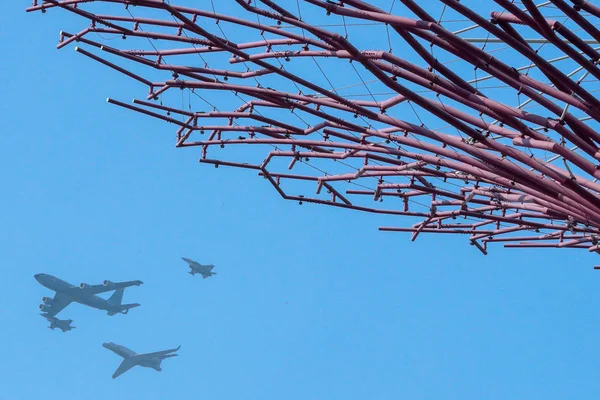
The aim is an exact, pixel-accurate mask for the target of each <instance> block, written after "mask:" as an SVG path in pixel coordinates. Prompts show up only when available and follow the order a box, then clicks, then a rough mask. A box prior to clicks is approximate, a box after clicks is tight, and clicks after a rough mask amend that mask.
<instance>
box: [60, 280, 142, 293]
mask: <svg viewBox="0 0 600 400" xmlns="http://www.w3.org/2000/svg"><path fill="white" fill-rule="evenodd" d="M143 283H144V282H142V281H127V282H111V281H104V283H102V284H100V285H87V284H85V283H82V284H81V285H79V287H78V288H73V289H72V290H85V292H86V293H89V294H99V293H105V292H112V291H113V290H117V289H124V288H126V287H130V286H140V285H141V284H143Z"/></svg>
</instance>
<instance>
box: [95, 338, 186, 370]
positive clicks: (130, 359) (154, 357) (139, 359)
mask: <svg viewBox="0 0 600 400" xmlns="http://www.w3.org/2000/svg"><path fill="white" fill-rule="evenodd" d="M102 346H103V347H105V348H107V349H109V350H110V351H112V352H113V353H116V354H118V355H120V356H121V357H123V361H121V365H119V368H117V370H116V371H115V373H114V374H113V376H112V377H113V379H115V378H116V377H118V376H119V375H122V374H123V373H125V372H127V371H129V370H130V369H131V368H133V367H135V366H136V365H139V366H140V367H146V368H152V369H155V370H157V371H159V372H160V371H162V368H161V366H160V363H161V362H162V360H164V359H166V358H170V357H177V356H178V355H179V354H171V353H174V352H176V351H177V350H179V349H180V348H181V346H179V347H177V348H176V349H171V350H163V351H156V352H154V353H144V354H137V353H136V352H135V351H133V350H131V349H128V348H127V347H125V346H121V345H120V344H115V343H112V342H107V343H103V344H102Z"/></svg>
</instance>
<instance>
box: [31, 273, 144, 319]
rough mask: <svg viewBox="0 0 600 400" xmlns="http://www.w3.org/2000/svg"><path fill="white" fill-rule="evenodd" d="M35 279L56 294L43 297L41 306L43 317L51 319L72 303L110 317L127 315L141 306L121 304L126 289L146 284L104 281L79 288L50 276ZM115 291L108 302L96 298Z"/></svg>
mask: <svg viewBox="0 0 600 400" xmlns="http://www.w3.org/2000/svg"><path fill="white" fill-rule="evenodd" d="M35 279H36V280H37V281H38V282H39V283H41V284H42V285H43V286H45V287H47V288H48V289H50V290H53V291H55V292H56V294H55V295H54V298H50V297H42V303H43V304H40V310H41V311H42V312H44V314H43V315H45V316H49V317H55V316H56V314H58V313H59V312H61V311H62V310H63V309H64V308H65V307H66V306H68V305H69V304H71V303H72V302H76V303H80V304H83V305H86V306H89V307H93V308H97V309H99V310H105V311H107V314H108V315H115V314H119V313H121V314H127V313H128V312H129V309H131V308H134V307H139V306H140V304H138V303H134V304H121V301H122V300H123V292H124V291H125V288H126V287H129V286H139V285H141V284H142V283H144V282H142V281H128V282H117V283H115V282H111V281H104V283H102V284H101V285H88V284H87V283H82V284H80V285H79V287H77V286H74V285H71V284H70V283H68V282H65V281H63V280H61V279H58V278H56V277H54V276H52V275H48V274H37V275H35ZM113 290H114V291H115V292H114V293H113V294H112V296H110V298H109V299H108V300H107V299H103V298H102V297H99V296H96V295H97V294H98V293H104V292H111V291H113Z"/></svg>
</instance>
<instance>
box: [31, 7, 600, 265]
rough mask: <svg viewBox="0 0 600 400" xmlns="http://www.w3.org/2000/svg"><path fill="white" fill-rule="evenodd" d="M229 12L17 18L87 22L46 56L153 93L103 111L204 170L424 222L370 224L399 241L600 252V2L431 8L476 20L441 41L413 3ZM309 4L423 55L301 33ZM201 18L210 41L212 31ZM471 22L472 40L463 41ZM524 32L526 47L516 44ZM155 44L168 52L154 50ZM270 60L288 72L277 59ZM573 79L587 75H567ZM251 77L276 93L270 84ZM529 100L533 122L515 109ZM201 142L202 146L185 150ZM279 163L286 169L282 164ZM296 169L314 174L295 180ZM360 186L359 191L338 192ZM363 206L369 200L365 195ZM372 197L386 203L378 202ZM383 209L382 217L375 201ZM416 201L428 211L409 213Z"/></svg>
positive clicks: (302, 198) (442, 32)
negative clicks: (159, 135)
mask: <svg viewBox="0 0 600 400" xmlns="http://www.w3.org/2000/svg"><path fill="white" fill-rule="evenodd" d="M230 2H232V3H233V1H230ZM88 3H94V5H96V6H100V7H109V6H110V7H114V6H115V5H119V6H120V8H119V9H120V10H122V13H121V14H120V15H104V14H99V13H95V12H92V11H89V10H88V9H87V6H88ZM235 3H237V5H239V7H241V10H243V11H244V12H245V13H246V14H247V16H248V17H247V18H246V19H244V18H238V17H236V16H232V15H229V14H219V13H217V12H216V11H215V10H214V8H211V7H207V10H202V9H195V8H190V7H184V6H178V5H171V3H170V2H169V1H162V0H95V1H89V0H63V1H58V0H46V1H43V2H40V3H38V2H37V1H36V2H34V4H33V6H32V7H30V8H28V9H27V11H42V12H46V11H48V10H52V9H56V8H59V9H62V10H65V11H68V12H70V13H73V14H76V15H78V16H80V17H81V18H82V19H86V20H89V21H90V23H91V24H90V26H88V27H86V28H85V29H83V30H82V31H80V32H78V33H69V32H64V31H63V32H61V35H60V43H59V44H58V46H57V47H58V48H62V47H65V46H66V45H68V44H71V43H77V45H78V46H77V47H76V48H75V49H76V50H77V51H78V52H79V53H81V54H83V55H85V56H87V57H89V58H91V59H93V60H95V61H97V62H99V63H102V64H104V65H106V66H108V67H110V68H112V69H114V70H116V71H118V72H120V73H123V74H125V75H127V76H128V77H130V78H132V79H134V80H136V81H139V82H141V83H142V84H144V85H146V86H148V88H149V94H148V96H147V98H146V99H145V100H137V99H136V100H134V102H133V103H134V104H133V105H132V104H126V103H124V102H121V101H119V100H114V99H108V101H109V102H110V103H112V104H115V105H118V106H120V107H124V108H127V109H129V110H133V111H136V112H139V113H142V114H145V115H148V116H151V117H154V118H157V119H159V120H162V121H165V122H168V123H172V124H175V125H177V126H178V129H177V142H176V145H177V146H178V147H193V146H198V147H200V148H201V150H202V156H201V159H200V162H202V163H208V164H213V165H214V166H215V167H218V166H231V167H238V168H246V169H251V170H256V171H257V172H258V174H259V175H260V176H262V177H264V178H265V179H267V180H268V181H269V182H270V183H271V185H272V186H273V187H274V188H275V190H276V191H277V192H278V193H279V194H280V195H281V197H283V198H284V199H288V200H294V201H297V202H299V203H300V204H302V203H303V202H308V203H318V204H324V205H329V206H335V207H343V208H347V209H354V210H359V211H364V212H372V213H379V214H388V215H390V216H402V217H403V218H404V219H409V218H413V217H414V218H419V221H418V222H417V223H416V224H414V225H412V226H411V227H408V228H397V227H380V229H381V230H384V231H400V232H411V233H412V240H415V239H416V238H417V236H418V235H419V234H420V233H425V232H427V233H450V234H467V235H469V242H470V244H472V245H474V246H476V247H477V248H478V249H479V250H480V251H481V252H482V253H484V254H487V245H488V243H492V242H504V245H505V247H556V248H584V249H588V250H589V251H591V252H600V244H598V238H599V237H600V184H598V183H596V180H597V179H600V148H599V145H600V132H599V131H598V130H597V127H598V125H597V124H598V122H600V100H599V99H598V98H597V97H596V96H595V95H594V94H593V92H594V90H592V89H594V87H597V85H596V82H597V80H598V79H600V69H599V68H598V63H599V62H600V53H598V48H595V47H593V46H592V44H594V43H600V30H599V29H597V28H596V26H597V23H595V22H592V21H593V20H594V19H597V18H600V8H598V7H596V6H594V5H592V4H590V2H588V1H584V0H571V1H570V2H568V1H565V0H550V1H547V2H545V3H542V4H537V5H536V4H534V2H533V1H532V0H522V5H523V6H524V8H519V7H517V6H516V5H515V4H514V3H513V2H512V1H509V0H495V3H496V5H497V6H499V7H501V8H502V9H501V11H498V12H492V13H491V16H490V17H489V18H486V17H483V16H481V15H479V14H477V13H476V12H474V11H472V10H470V9H469V8H468V7H467V6H465V5H464V4H463V3H461V2H459V1H457V0H439V2H436V4H440V5H441V6H443V10H451V11H452V12H454V13H455V14H457V15H461V16H462V17H463V18H464V19H465V20H468V21H469V22H470V23H472V24H474V25H472V26H470V27H468V28H465V29H462V30H459V31H456V32H451V31H450V30H448V29H446V28H445V27H444V24H443V23H440V21H439V20H436V19H435V18H434V17H433V16H432V15H431V14H430V13H429V12H428V11H426V10H425V9H424V8H423V7H422V6H421V5H419V4H418V3H417V2H416V1H413V0H398V1H397V2H396V3H397V4H402V5H403V6H404V7H405V9H404V11H401V12H396V13H390V12H386V11H384V10H382V9H381V8H378V7H375V6H374V5H371V4H369V3H366V2H362V1H358V0H343V1H338V2H333V1H319V0H305V1H303V2H302V4H303V6H304V7H305V12H304V14H305V18H302V16H301V15H299V14H300V3H299V2H298V8H297V12H295V11H296V10H292V8H295V6H296V2H293V1H290V2H289V3H288V2H285V4H286V6H285V7H284V6H282V5H277V4H275V2H273V1H270V0H260V1H252V0H247V1H243V0H235ZM429 3H432V2H429ZM207 4H208V3H207ZM280 4H283V2H280ZM90 5H91V4H90ZM288 5H289V6H290V7H287V6H288ZM292 5H293V6H294V7H291V6H292ZM212 6H213V7H214V4H212ZM259 6H260V7H259ZM306 7H310V8H311V12H312V13H313V14H315V13H319V15H323V14H326V15H330V16H337V17H338V18H342V20H343V24H344V29H347V27H348V26H349V25H350V24H351V22H352V21H354V22H361V23H365V24H366V23H370V24H379V25H381V26H383V27H385V29H386V31H387V34H388V40H390V35H393V37H394V40H401V41H402V43H403V45H405V46H406V48H407V49H411V50H412V51H413V52H414V53H413V54H414V55H417V56H418V58H419V62H418V63H417V62H416V61H415V60H414V57H413V58H412V59H409V58H408V57H404V56H401V55H398V54H395V53H393V52H392V49H391V48H390V49H389V51H386V50H381V49H379V50H363V49H359V48H358V47H357V45H355V42H353V41H352V40H351V36H352V35H350V37H348V35H347V34H346V35H343V34H340V33H337V32H333V31H331V30H327V29H324V28H323V27H320V26H317V24H311V23H309V22H308V21H309V19H310V18H307V17H306V14H307V13H306ZM544 7H551V9H552V12H554V13H556V12H560V13H561V18H563V19H564V20H565V21H568V23H564V22H563V23H561V22H558V21H556V20H550V19H548V18H547V16H546V15H545V14H544V12H545V11H544V10H545V9H544ZM97 8H98V7H97ZM132 9H135V12H136V14H139V13H142V12H144V11H148V12H151V13H153V14H152V15H155V14H158V13H162V14H161V15H162V17H161V18H158V19H157V18H148V17H138V16H133V14H132V12H131V10H132ZM448 12H449V11H448ZM402 15H415V16H416V17H415V18H409V17H405V16H402ZM266 21H270V24H268V23H266ZM596 22H597V21H596ZM209 23H210V27H211V29H212V28H214V29H218V30H217V32H221V33H220V34H216V33H211V32H210V31H209V30H210V29H209V28H208V27H209ZM215 23H216V24H215ZM219 23H227V24H233V25H236V26H237V27H239V28H240V29H243V30H244V32H248V35H250V33H253V34H257V35H260V39H259V40H257V41H252V42H244V43H236V42H233V41H231V40H229V39H228V38H227V36H226V35H225V32H224V31H223V29H222V28H221V26H220V25H219ZM355 25H356V24H355ZM474 29H477V30H479V31H482V32H483V33H484V36H483V37H482V38H473V37H471V38H465V37H464V34H465V32H469V31H471V30H474ZM219 30H220V31H219ZM297 32H298V33H297ZM299 32H301V33H299ZM526 32H529V33H534V34H535V35H537V36H538V38H537V39H535V38H534V39H526V38H524V36H523V35H524V34H525V33H526ZM92 34H99V35H103V37H106V36H114V37H119V36H121V37H123V39H125V38H137V39H144V40H147V41H148V43H150V44H151V45H152V46H151V48H149V49H146V50H135V49H119V48H117V47H116V46H111V45H110V43H112V42H109V41H103V42H102V43H101V42H97V41H95V40H92V39H93V38H92V37H91V36H92ZM123 43H126V42H123ZM154 43H160V44H161V47H162V46H166V47H167V48H166V49H160V50H159V49H158V48H157V46H155V45H154ZM390 43H391V42H390ZM477 43H483V47H479V46H477V45H476V44H477ZM493 43H498V44H500V45H502V46H504V47H503V48H505V49H508V50H506V51H509V52H510V55H509V56H508V57H507V59H508V61H514V60H526V61H527V63H526V64H525V65H524V66H514V65H512V64H513V63H512V62H511V63H509V62H508V61H503V60H501V59H500V58H498V57H495V56H494V55H493V54H492V52H491V51H486V50H485V46H490V45H491V44H493ZM535 44H540V45H541V46H547V48H550V47H551V48H552V49H553V50H552V51H553V52H554V53H557V54H556V57H554V58H553V59H549V58H548V57H544V56H542V55H541V51H540V48H539V47H538V48H537V49H536V48H534V45H535ZM82 45H86V46H88V47H89V48H90V49H94V48H95V49H97V50H100V51H101V52H100V54H102V55H97V54H95V53H94V52H91V51H88V50H85V49H83V48H81V46H82ZM541 46H540V47H541ZM390 47H391V45H390ZM434 49H435V52H437V53H438V54H444V55H446V56H451V57H454V58H455V59H458V60H460V61H461V63H462V64H461V65H463V66H465V65H466V66H468V67H469V68H470V72H469V73H471V74H472V73H473V71H474V70H475V71H477V72H479V73H480V74H481V73H483V74H484V75H483V76H479V77H477V78H476V79H473V80H468V79H467V78H466V77H465V76H464V75H465V71H466V70H467V69H466V68H464V67H463V68H462V69H461V68H455V69H452V68H451V65H452V64H451V63H450V62H442V61H440V59H439V57H440V56H438V55H437V54H434ZM554 53H552V54H554ZM186 55H199V56H200V58H201V59H202V62H203V63H204V66H202V67H199V66H198V65H197V63H191V64H189V65H185V64H178V63H176V62H173V61H174V60H178V57H185V56H186ZM205 55H210V56H211V57H220V60H221V62H223V63H224V64H226V65H228V67H225V68H222V69H221V68H213V67H211V65H209V63H208V62H206V60H205V59H204V57H203V56H205ZM229 55H230V56H229ZM109 57H113V58H115V59H117V60H120V61H121V62H122V63H124V64H125V66H120V65H118V64H117V63H115V62H111V61H109ZM166 58H169V62H166V61H165V60H166ZM303 58H304V59H312V60H313V61H314V63H315V64H316V65H315V66H314V67H313V69H312V70H311V71H308V70H307V69H304V72H305V76H304V77H303V76H301V74H300V73H294V72H291V69H290V68H289V65H291V64H293V62H295V61H297V60H301V59H303ZM323 59H329V60H334V61H343V62H344V63H346V64H348V62H350V63H351V66H352V68H354V69H355V71H357V72H356V73H357V76H358V77H360V80H361V81H362V83H363V84H364V86H365V87H366V88H367V90H368V85H367V84H366V83H365V80H364V79H363V78H362V77H361V75H360V74H359V73H358V70H356V67H355V65H356V66H358V67H361V68H362V70H363V71H365V72H366V73H368V74H370V75H371V76H372V77H374V80H376V81H377V83H378V84H379V85H382V86H383V87H386V88H388V90H391V92H392V93H393V95H392V96H391V97H388V98H386V99H384V100H376V99H375V96H374V95H373V93H371V92H370V91H369V94H370V95H371V96H370V97H371V100H353V99H350V98H349V97H345V96H344V95H341V94H339V93H338V90H336V89H335V88H334V87H332V88H331V89H327V88H325V87H323V86H321V85H319V84H316V83H314V82H313V81H314V80H315V79H312V78H311V77H310V76H308V75H309V73H310V74H313V75H314V74H317V75H318V74H319V71H318V70H320V72H322V73H323V75H324V76H325V78H327V75H326V74H325V73H324V71H323V69H322V68H321V65H320V64H319V62H320V61H317V60H323ZM282 60H283V61H284V62H288V61H291V62H290V63H289V64H288V63H286V64H285V65H284V63H282ZM562 60H568V61H569V62H571V63H575V65H577V68H576V69H575V71H574V72H572V73H569V74H567V73H565V72H564V71H563V70H561V69H560V68H558V67H556V66H555V64H556V63H559V62H561V61H562ZM196 61H197V60H196ZM269 61H273V62H269ZM143 71H147V73H150V72H149V71H152V74H158V73H168V74H171V75H172V79H167V80H163V81H153V80H151V79H149V78H148V77H146V76H145V75H144V74H145V72H143ZM532 71H535V72H532ZM301 72H302V71H301ZM579 73H581V75H582V76H581V77H579V78H577V79H575V77H576V75H577V74H579ZM536 74H537V75H536ZM314 76H316V75H314ZM259 78H261V79H265V78H268V79H269V84H270V83H271V82H276V84H277V82H279V83H280V84H281V85H280V86H276V87H275V88H272V87H268V86H265V85H264V84H262V83H261V82H260V81H259ZM486 80H488V81H490V80H493V81H495V82H499V83H500V84H502V85H503V87H504V88H505V89H506V90H508V91H510V92H511V93H512V94H513V95H515V96H523V97H525V98H526V100H525V101H524V102H521V103H520V104H518V105H511V104H509V103H507V102H504V101H500V100H495V99H494V98H493V97H490V96H488V95H486V94H484V90H483V89H480V88H479V87H478V84H480V83H481V82H483V81H486ZM247 82H251V84H248V83H247ZM594 85H596V86H594ZM286 86H287V87H288V88H289V87H294V88H295V89H297V90H294V91H291V90H289V89H285V88H284V87H286ZM278 87H279V88H278ZM177 88H179V89H182V90H183V89H187V90H189V93H193V94H194V95H196V96H198V97H200V98H202V99H203V100H204V101H206V103H208V104H210V101H209V100H206V99H205V98H206V97H207V95H206V93H209V94H211V93H214V95H215V96H217V93H220V92H227V93H231V94H232V95H233V96H236V97H238V98H239V99H242V96H244V97H246V99H243V105H241V106H240V107H237V108H234V107H232V108H233V110H232V111H220V110H218V109H217V107H214V108H213V110H212V111H208V112H200V111H193V110H191V109H190V110H186V109H185V107H183V106H182V107H175V106H166V105H163V104H162V101H161V102H160V103H158V102H157V100H159V99H161V100H162V98H163V97H164V96H165V94H167V93H169V92H171V91H172V89H177ZM417 89H420V90H417ZM199 92H200V93H203V96H204V97H201V96H200V95H199V94H198V93H199ZM422 93H427V94H422ZM519 99H520V97H519ZM400 106H405V107H410V108H411V109H413V110H415V109H418V110H419V112H421V113H425V114H426V115H427V116H428V117H430V118H434V119H435V120H436V121H443V122H444V123H445V124H447V126H448V127H451V128H452V129H453V130H454V132H455V133H454V132H453V133H444V132H442V131H441V129H439V130H436V129H431V128H429V127H428V126H427V125H428V124H427V123H425V122H423V120H421V119H420V118H419V114H418V113H417V112H416V111H415V115H416V116H417V118H418V122H417V121H413V122H411V121H408V120H406V119H405V118H400V117H398V115H399V114H402V113H401V112H398V111H397V110H398V107H400ZM526 106H535V107H537V108H536V109H535V110H541V111H538V112H532V111H526V110H525V108H526ZM190 108H191V107H190ZM270 113H271V114H272V115H271V114H270ZM283 113H286V114H285V115H287V117H285V118H284V117H283V115H284V114H283ZM403 116H404V115H403ZM290 120H293V121H296V123H293V122H288V121H290ZM206 121H216V122H215V123H210V122H208V123H207V122H206ZM238 121H244V123H245V124H242V125H240V123H239V122H238ZM299 121H300V122H299ZM307 121H309V122H307ZM204 132H207V133H208V135H207V136H208V137H207V138H206V139H204V140H197V139H196V138H197V137H198V135H200V134H203V133H204ZM241 134H247V137H246V136H242V135H241ZM251 145H254V147H256V146H261V148H263V147H265V146H266V147H267V148H268V149H269V150H268V152H267V154H266V157H265V154H264V153H262V156H261V158H262V159H261V160H258V161H257V160H251V161H239V162H238V161H231V160H228V159H227V157H218V158H208V154H209V151H210V152H212V151H213V149H214V148H217V149H218V148H219V147H220V148H223V147H225V146H227V148H231V147H233V146H235V147H237V146H246V147H244V148H247V149H249V150H248V152H247V154H248V155H249V156H251V155H252V156H253V155H254V154H255V153H256V152H255V151H254V147H251ZM251 148H252V150H250V149H251ZM211 154H212V153H211ZM237 154H238V155H239V154H240V153H237ZM241 154H242V155H244V154H245V152H242V153H241ZM284 159H287V160H288V161H286V164H287V170H283V171H281V169H282V168H281V165H283V164H281V161H282V160H284ZM315 160H316V162H318V163H320V164H319V165H321V164H323V163H324V162H327V163H326V165H329V166H330V167H332V168H334V169H336V172H333V173H330V172H326V171H325V169H324V168H320V167H316V166H315V165H312V164H311V163H313V162H315ZM298 166H302V167H303V168H304V169H305V170H308V171H313V173H295V171H293V170H294V169H295V168H296V169H298ZM311 168H312V169H311ZM343 168H347V169H348V171H347V172H343V171H341V170H342V169H343ZM338 170H339V171H338ZM293 181H301V182H308V183H312V184H313V185H314V187H315V189H312V190H315V191H316V194H312V195H308V194H303V195H297V194H290V192H291V191H293V190H294V189H295V186H294V185H291V184H290V183H291V182H293ZM286 184H287V185H289V187H288V186H286ZM357 185H359V186H362V187H361V188H360V189H356V188H349V187H351V186H357ZM325 192H326V193H325ZM369 197H372V199H373V200H375V201H376V202H375V203H371V202H370V200H369V202H366V201H365V199H368V198H369ZM384 199H386V200H387V199H389V200H390V201H386V202H385V203H383V200H384ZM423 202H425V203H426V204H423ZM388 203H389V204H391V206H389V207H388V208H385V207H384V206H383V205H384V204H385V205H387V204H388ZM415 204H420V205H421V206H423V205H424V206H425V208H424V209H422V210H417V209H415V208H417V206H416V205H415ZM456 219H459V220H460V221H454V220H456Z"/></svg>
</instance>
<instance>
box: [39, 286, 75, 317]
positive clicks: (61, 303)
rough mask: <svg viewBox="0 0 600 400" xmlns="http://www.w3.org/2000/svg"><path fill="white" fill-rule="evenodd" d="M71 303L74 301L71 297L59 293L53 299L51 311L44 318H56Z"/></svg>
mask: <svg viewBox="0 0 600 400" xmlns="http://www.w3.org/2000/svg"><path fill="white" fill-rule="evenodd" d="M71 303H72V300H71V298H70V297H69V296H67V295H65V294H63V293H60V292H57V293H56V294H55V295H54V298H53V299H52V303H51V304H50V310H49V311H47V312H46V313H45V315H44V316H48V317H54V316H56V314H58V313H59V312H61V311H62V310H63V309H64V308H65V307H66V306H68V305H69V304H71Z"/></svg>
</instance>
